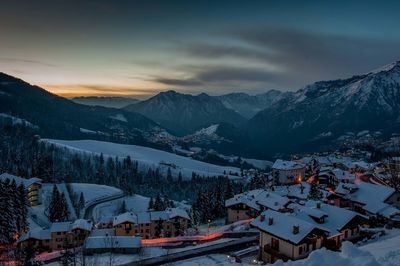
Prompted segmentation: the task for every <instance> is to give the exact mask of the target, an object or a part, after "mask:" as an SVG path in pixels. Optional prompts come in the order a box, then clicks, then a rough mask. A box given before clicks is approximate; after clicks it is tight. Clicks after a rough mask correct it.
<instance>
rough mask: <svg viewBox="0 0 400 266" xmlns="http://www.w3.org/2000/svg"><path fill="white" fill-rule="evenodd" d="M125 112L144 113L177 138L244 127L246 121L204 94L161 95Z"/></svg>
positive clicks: (171, 93) (135, 105)
mask: <svg viewBox="0 0 400 266" xmlns="http://www.w3.org/2000/svg"><path fill="white" fill-rule="evenodd" d="M125 110H128V111H133V112H138V113H141V114H143V115H144V116H146V117H148V118H150V119H152V120H154V121H156V122H157V123H159V124H160V125H162V126H163V127H165V128H167V129H169V130H170V131H171V132H172V133H174V134H177V135H186V134H191V133H193V132H195V131H196V130H198V129H200V128H202V127H207V126H209V125H211V124H217V123H220V122H226V123H231V124H233V125H241V124H243V123H244V122H245V121H246V119H245V118H243V117H242V116H241V115H240V114H238V113H236V112H235V111H233V110H231V109H228V108H226V107H225V106H224V105H223V104H222V103H221V101H219V100H218V99H216V98H214V97H211V96H209V95H207V94H205V93H201V94H199V95H189V94H182V93H177V92H175V91H167V92H161V93H159V94H157V95H155V96H154V97H151V98H150V99H148V100H146V101H142V102H139V103H136V104H132V105H129V106H127V107H126V108H125Z"/></svg>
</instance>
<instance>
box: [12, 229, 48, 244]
mask: <svg viewBox="0 0 400 266" xmlns="http://www.w3.org/2000/svg"><path fill="white" fill-rule="evenodd" d="M28 239H38V240H48V239H51V233H50V230H48V229H42V228H35V229H33V230H29V231H28V232H27V233H26V234H23V235H22V236H21V237H20V238H19V239H18V242H23V241H25V240H28Z"/></svg>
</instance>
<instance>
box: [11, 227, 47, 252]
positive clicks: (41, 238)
mask: <svg viewBox="0 0 400 266" xmlns="http://www.w3.org/2000/svg"><path fill="white" fill-rule="evenodd" d="M50 242H51V233H50V230H49V229H42V228H35V229H32V230H30V231H28V232H27V233H26V234H23V235H22V236H21V237H20V238H19V239H18V242H17V243H18V245H19V246H20V247H21V248H22V249H25V248H26V247H28V246H30V247H33V248H34V249H35V250H38V251H50Z"/></svg>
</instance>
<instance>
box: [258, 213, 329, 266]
mask: <svg viewBox="0 0 400 266" xmlns="http://www.w3.org/2000/svg"><path fill="white" fill-rule="evenodd" d="M251 225H252V226H254V227H256V228H258V229H259V230H260V239H259V259H260V260H262V261H264V262H265V263H274V262H275V261H277V260H279V259H281V260H283V261H288V260H298V259H302V258H305V257H307V256H308V255H309V254H310V253H311V252H312V251H313V250H316V249H319V248H321V247H322V245H323V243H324V241H325V239H326V236H327V235H328V233H329V232H328V231H327V230H326V229H324V228H323V227H322V226H317V225H315V224H313V223H309V222H306V221H304V220H302V219H299V218H297V217H295V216H292V215H289V214H287V213H280V212H277V211H273V210H267V211H265V212H263V213H262V214H261V215H260V216H259V217H257V218H256V219H255V220H254V221H253V222H252V223H251Z"/></svg>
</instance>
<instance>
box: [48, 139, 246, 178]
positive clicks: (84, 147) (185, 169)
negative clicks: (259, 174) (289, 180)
mask: <svg viewBox="0 0 400 266" xmlns="http://www.w3.org/2000/svg"><path fill="white" fill-rule="evenodd" d="M43 141H45V142H48V143H53V144H56V145H59V146H63V147H67V148H70V149H71V150H75V151H82V152H91V153H98V154H99V153H103V154H104V155H106V156H113V157H114V156H118V157H119V158H123V157H127V156H130V157H131V159H132V160H134V161H138V163H139V168H142V169H144V168H148V167H159V168H160V170H161V171H163V172H165V173H166V172H167V170H168V168H170V169H171V172H172V174H173V175H174V176H177V175H178V174H179V172H181V173H182V176H183V177H184V178H191V176H192V173H193V172H195V173H197V174H199V175H204V176H216V175H223V174H224V171H225V172H226V173H229V172H232V173H238V174H240V169H238V168H235V167H224V166H218V165H213V164H209V163H205V162H200V161H196V160H193V159H191V158H188V157H183V156H179V155H176V154H173V153H169V152H165V151H161V150H156V149H152V148H147V147H142V146H137V145H124V144H117V143H111V142H103V141H95V140H75V141H67V140H54V139H44V140H43Z"/></svg>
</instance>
